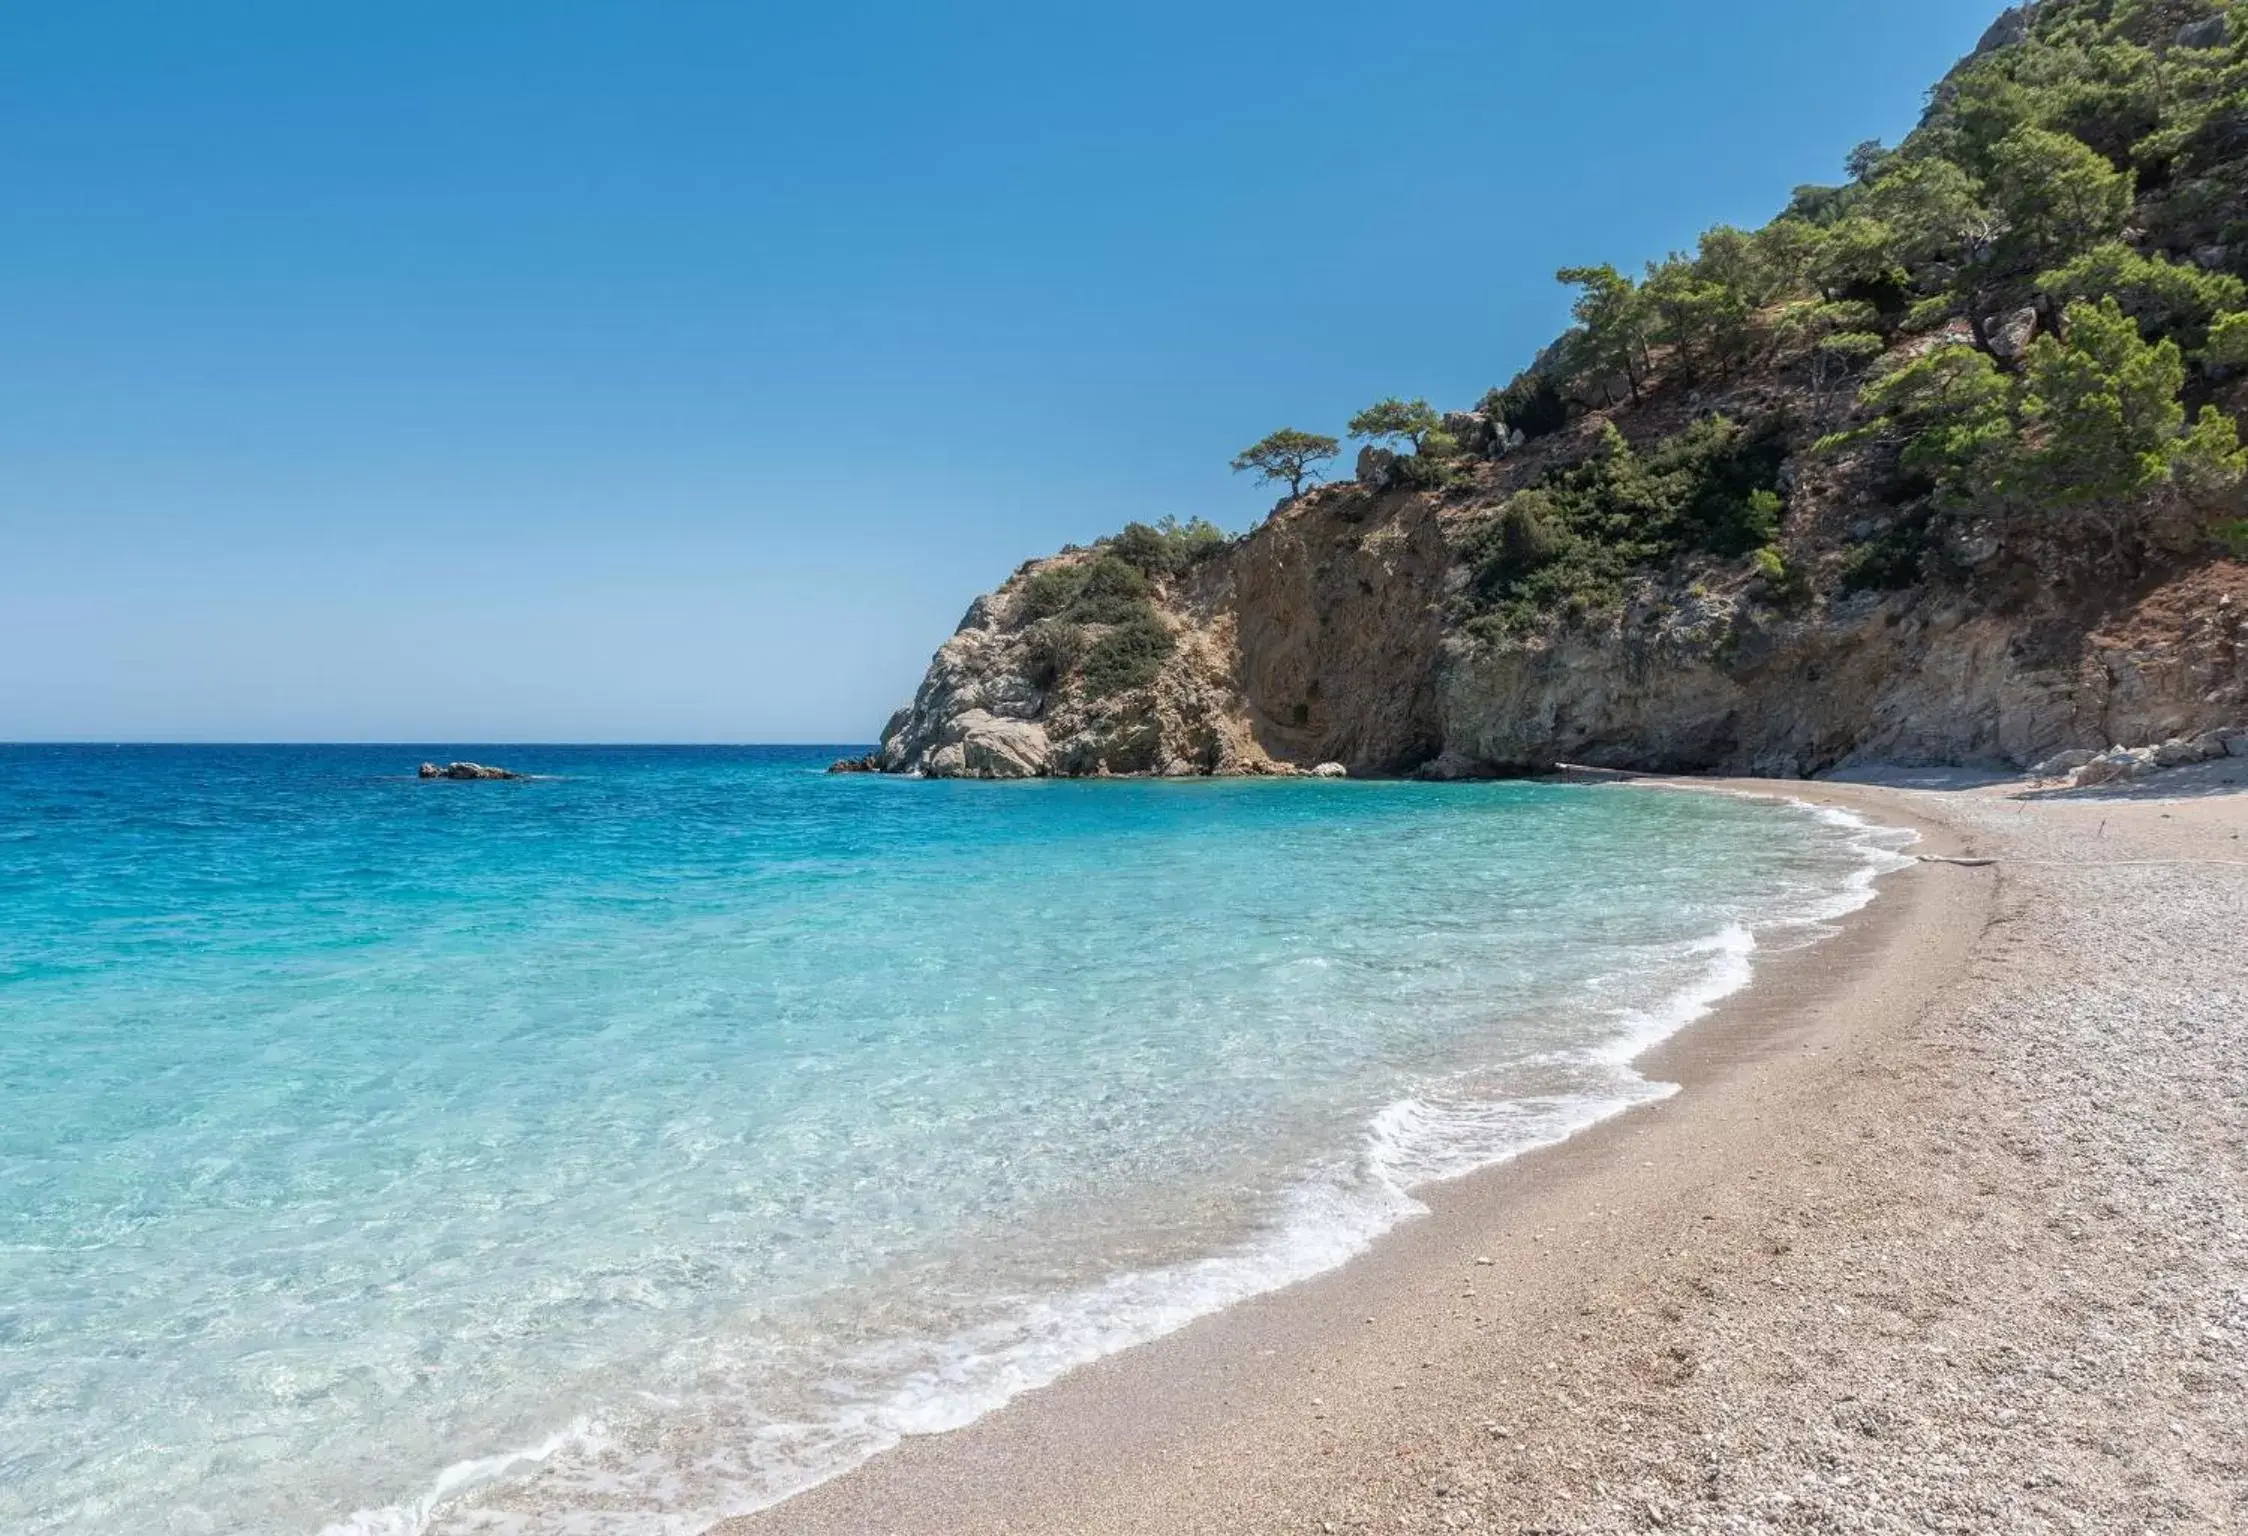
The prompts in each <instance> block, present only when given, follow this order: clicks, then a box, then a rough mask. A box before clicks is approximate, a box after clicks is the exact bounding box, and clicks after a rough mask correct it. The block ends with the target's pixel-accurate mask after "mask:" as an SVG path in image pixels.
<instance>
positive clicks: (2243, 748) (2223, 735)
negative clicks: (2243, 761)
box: [2217, 725, 2248, 757]
mask: <svg viewBox="0 0 2248 1536" xmlns="http://www.w3.org/2000/svg"><path fill="white" fill-rule="evenodd" d="M2217 736H2218V738H2219V739H2220V740H2222V741H2223V742H2224V744H2225V755H2226V756H2227V757H2248V725H2234V726H2228V727H2226V728H2225V729H2224V730H2221V731H2219V732H2217Z"/></svg>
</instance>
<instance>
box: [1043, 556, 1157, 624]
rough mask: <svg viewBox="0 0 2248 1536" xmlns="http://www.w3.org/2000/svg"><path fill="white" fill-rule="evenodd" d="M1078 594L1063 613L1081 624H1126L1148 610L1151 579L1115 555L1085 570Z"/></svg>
mask: <svg viewBox="0 0 2248 1536" xmlns="http://www.w3.org/2000/svg"><path fill="white" fill-rule="evenodd" d="M1084 572H1085V574H1084V578H1083V580H1082V581H1080V582H1079V584H1078V588H1077V592H1076V594H1075V595H1074V596H1073V597H1072V598H1071V599H1070V600H1069V602H1068V604H1067V605H1066V606H1065V607H1063V609H1062V610H1061V615H1062V617H1064V618H1067V619H1072V620H1074V621H1076V622H1077V623H1079V624H1122V623H1124V622H1125V621H1126V620H1128V619H1132V618H1136V617H1138V616H1139V615H1140V614H1142V613H1145V612H1146V611H1147V606H1148V585H1147V578H1146V577H1145V576H1143V575H1141V574H1140V573H1139V570H1138V568H1136V567H1134V566H1131V565H1128V564H1126V563H1125V562H1124V561H1122V560H1120V559H1118V558H1117V557H1116V556H1115V555H1112V554H1110V555H1103V556H1101V557H1100V558H1099V559H1098V560H1095V561H1093V562H1092V563H1091V564H1090V565H1088V566H1086V567H1084Z"/></svg>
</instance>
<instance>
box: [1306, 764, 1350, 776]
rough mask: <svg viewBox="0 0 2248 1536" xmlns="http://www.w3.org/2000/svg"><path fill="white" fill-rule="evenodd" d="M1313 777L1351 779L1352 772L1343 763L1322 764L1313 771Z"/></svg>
mask: <svg viewBox="0 0 2248 1536" xmlns="http://www.w3.org/2000/svg"><path fill="white" fill-rule="evenodd" d="M1311 776H1312V777H1313V778H1315V779H1347V778H1349V777H1350V770H1349V769H1348V768H1345V767H1344V766H1343V765H1342V764H1341V763H1321V764H1320V765H1319V766H1318V767H1316V768H1314V769H1312V770H1311Z"/></svg>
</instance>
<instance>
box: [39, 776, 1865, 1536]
mask: <svg viewBox="0 0 2248 1536" xmlns="http://www.w3.org/2000/svg"><path fill="white" fill-rule="evenodd" d="M841 750H842V749H840V748H837V749H822V750H808V749H763V748H745V749H647V748H582V747H469V746H452V747H428V746H415V747H358V746H354V747H239V748H236V747H179V748H170V747H117V748H104V747H79V746H71V747H0V1530H4V1531H8V1532H11V1533H13V1532H21V1533H26V1536H32V1533H70V1536H121V1533H134V1536H140V1533H149V1536H157V1533H166V1536H168V1533H204V1532H212V1533H229V1536H231V1533H260V1536H263V1533H276V1536H281V1533H287V1536H315V1533H320V1532H330V1533H336V1532H353V1533H377V1532H381V1533H420V1532H425V1531H428V1532H445V1533H451V1532H462V1531H471V1530H473V1531H477V1532H495V1531H497V1532H521V1533H565V1532H572V1533H574V1532H595V1531H598V1532H601V1533H604V1536H638V1533H643V1532H646V1533H658V1532H661V1533H686V1532H694V1531H699V1530H701V1529H702V1528H703V1527H704V1525H705V1524H706V1523H708V1521H710V1520H711V1519H713V1518H714V1517H716V1516H718V1515H721V1514H724V1513H728V1512H735V1511H742V1510H747V1509H752V1508H755V1507H759V1506H761V1505H763V1504H766V1503H770V1502H772V1501H773V1500H774V1499H776V1498H779V1497H782V1496H785V1495H786V1494H787V1493H788V1492H790V1491H792V1490H793V1489H796V1488H799V1487H802V1486H804V1485H806V1484H807V1483H809V1482H812V1481H816V1480H818V1479H819V1478H822V1477H824V1476H828V1475H831V1474H832V1473H833V1472H834V1471H836V1470H837V1469H839V1468H842V1467H845V1466H848V1465H850V1464H852V1463H853V1462H855V1461H857V1460H860V1459H863V1458H864V1457H865V1456H867V1455H869V1454H872V1453H874V1452H876V1451H879V1450H880V1449H882V1448H883V1447H885V1446H887V1445H889V1444H892V1443H894V1442H895V1441H896V1440H897V1439H898V1438H899V1437H900V1436H902V1435H907V1434H913V1433H918V1432H925V1431H929V1430H935V1429H941V1428H945V1427H949V1426H952V1425H957V1424H960V1423H964V1422H966V1421H967V1420H969V1419H971V1418H973V1417H974V1416H975V1415H977V1414H978V1413H981V1412H984V1411H986V1410H988V1409H989V1408H991V1407H992V1406H994V1405H996V1404H998V1403H1000V1402H1002V1401H1004V1400H1005V1399H1006V1398H1007V1397H1009V1396H1010V1395H1012V1394H1013V1393H1015V1392H1018V1391H1021V1390H1023V1389H1025V1388H1028V1387H1031V1386H1035V1385H1037V1384H1039V1383H1042V1382H1045V1381H1048V1380H1051V1379H1052V1378H1053V1377H1054V1376H1055V1375H1057V1374H1058V1373H1060V1372H1061V1371H1063V1370H1066V1369H1067V1368H1069V1367H1070V1366H1071V1365H1073V1364H1076V1363H1080V1362H1083V1361H1085V1360H1089V1359H1092V1358H1094V1357H1096V1356H1098V1355H1100V1354H1103V1353H1105V1352H1108V1351H1111V1350H1115V1349H1118V1348H1122V1347H1125V1346H1127V1345H1130V1344H1132V1343H1135V1342H1139V1341H1141V1340H1144V1339H1147V1338H1151V1337H1153V1336H1155V1335H1157V1334H1160V1333H1162V1332H1164V1331H1166V1330H1168V1329H1170V1328H1173V1327H1176V1326H1178V1325H1179V1324H1181V1323H1183V1322H1185V1321H1187V1320H1189V1319H1191V1318H1193V1317H1195V1316H1198V1315H1201V1314H1203V1313H1205V1312H1208V1311H1210V1310H1212V1309H1213V1308H1216V1307H1220V1306H1223V1305H1225V1304H1226V1303H1228V1302H1230V1301H1233V1300H1237V1299H1239V1298H1241V1297H1244V1296H1247V1295H1251V1294H1254V1293H1256V1292H1258V1291H1261V1290H1266V1289H1270V1288H1272V1287H1274V1286H1278V1285H1283V1284H1286V1283H1289V1282H1290V1281H1292V1280H1295V1279H1299V1278H1302V1277H1304V1276H1306V1275H1309V1274H1312V1273H1315V1272H1317V1271H1319V1270H1321V1269H1324V1268H1327V1267H1330V1266H1332V1265H1334V1264H1336V1263H1339V1262H1341V1261H1342V1260H1344V1259H1345V1258H1347V1257H1349V1256H1350V1255H1351V1254H1352V1253H1355V1252H1357V1251H1358V1250H1360V1249H1361V1248H1363V1247H1364V1246H1365V1245H1366V1244H1367V1243H1368V1242H1370V1241H1371V1240H1372V1239H1373V1238H1374V1237H1375V1236H1377V1235H1378V1234H1379V1233H1380V1232H1381V1231H1383V1230H1384V1229H1386V1228H1387V1227H1389V1226H1391V1225H1393V1224H1395V1223H1396V1222H1398V1221H1400V1220H1404V1219H1408V1218H1409V1217H1410V1216H1411V1215H1413V1214H1414V1212H1415V1211H1416V1210H1417V1209H1418V1206H1417V1204H1416V1202H1415V1199H1414V1196H1413V1190H1414V1189H1415V1187H1416V1186H1418V1185H1421V1184H1424V1183H1426V1182H1427V1181H1430V1180H1433V1179H1437V1178H1442V1177H1446V1176H1450V1175H1455V1174H1458V1173H1461V1172H1464V1171H1467V1170H1469V1169H1472V1168H1475V1167H1477V1166H1481V1165H1484V1164H1487V1163H1490V1162H1493V1161H1496V1160H1499V1159H1501V1158H1504V1157H1506V1156H1509V1155H1511V1154H1513V1153H1515V1152H1518V1151H1520V1150H1522V1149H1524V1148H1527V1147H1531V1146H1535V1145H1538V1144H1540V1143H1544V1142H1549V1141H1551V1140H1554V1139H1556V1138H1558V1137H1560V1136H1563V1135H1566V1134H1568V1133H1569V1132H1570V1131H1572V1130H1574V1129H1576V1128H1579V1127H1581V1126H1583V1125H1585V1124H1587V1123H1589V1122H1591V1121H1592V1120H1594V1119H1597V1118H1599V1117H1601V1116H1604V1115H1607V1114H1611V1113H1614V1112H1616V1111H1618V1110H1621V1109H1623V1108H1626V1107H1628V1106H1630V1105H1633V1104H1636V1103H1640V1102H1642V1101H1645V1100H1648V1099H1651V1098H1654V1097H1658V1096H1660V1095H1661V1094H1662V1093H1664V1092H1666V1091H1667V1090H1666V1088H1665V1087H1664V1086H1663V1085H1661V1084H1658V1083H1652V1082H1649V1081H1646V1080H1644V1079H1642V1078H1641V1077H1640V1076H1639V1075H1638V1074H1636V1073H1635V1072H1634V1071H1633V1070H1632V1068H1631V1066H1630V1061H1631V1059H1632V1057H1633V1055H1634V1054H1635V1053H1636V1052H1637V1051H1638V1050H1639V1049H1640V1048H1641V1047H1643V1046H1644V1045H1646V1044H1648V1043H1650V1042H1651V1041H1653V1040H1655V1039H1657V1038H1660V1037H1661V1036H1662V1035H1663V1034H1665V1033H1667V1032H1669V1031H1670V1030H1672V1029H1675V1028H1677V1027H1678V1026H1679V1025H1680V1024H1682V1023H1684V1022H1685V1021H1687V1020H1689V1019H1690V1018H1692V1017H1693V1016H1695V1015H1696V1014H1697V1013H1698V1012H1700V1011H1701V1010H1702V1009H1704V1008H1706V1007H1707V1005H1708V1004H1709V1003H1710V1002H1712V1001H1714V1000H1715V999H1716V998H1717V997H1719V996H1721V995H1722V994H1723V993H1724V992H1726V991H1728V990H1730V989H1732V988H1733V987H1736V986H1738V985H1740V984H1741V982H1742V981H1743V980H1745V979H1746V977H1747V974H1748V971H1749V967H1750V964H1751V957H1752V955H1753V953H1754V952H1755V951H1756V950H1757V949H1758V948H1759V947H1760V946H1762V947H1767V948H1768V947H1771V946H1774V945H1784V944H1792V943H1798V942H1803V941H1805V940H1807V939H1808V938H1810V937H1812V936H1815V935H1816V934H1817V933H1818V932H1819V931H1821V930H1820V926H1819V925H1820V924H1821V923H1822V922H1824V921H1825V920H1829V919H1831V918H1833V917H1835V916H1838V915H1839V914H1840V913H1842V912H1843V911H1846V910H1848V909H1849V908H1850V907H1852V906H1854V905H1857V904H1859V903H1861V902H1863V901H1864V900H1865V899H1867V897H1868V895H1869V894H1870V891H1871V884H1872V877H1873V875H1874V873H1875V872H1876V871H1877V870H1879V869H1880V868H1883V867H1886V865H1887V864H1888V863H1890V862H1892V861H1893V860H1894V858H1895V855H1894V854H1893V853H1892V852H1889V851H1886V850H1890V849H1893V848H1894V847H1895V846H1896V838H1895V836H1894V835H1893V834H1885V833H1876V832H1872V831H1869V830H1868V829H1865V828H1862V827H1858V826H1855V825H1854V824H1851V823H1848V822H1847V821H1846V820H1844V819H1842V818H1839V817H1836V816H1834V815H1833V814H1831V813H1814V812H1811V811H1808V810H1805V809H1803V808H1800V807H1794V806H1787V805H1780V804H1776V803H1770V802H1750V801H1745V800H1738V799H1733V798H1728V797H1724V796H1719V795H1713V794H1689V793H1662V792H1651V791H1645V790H1638V789H1627V788H1598V787H1558V786H1544V785H1524V784H1512V785H1501V784H1481V785H1420V784H1362V783H1326V782H1311V781H1287V782H1255V781H1251V782H1217V783H1208V782H1203V783H1140V782H1091V783H1038V784H1012V785H993V784H961V783H924V782H918V781H910V780H897V779H882V778H867V777H829V776H827V775H825V774H824V773H822V772H821V771H820V770H821V769H822V768H824V767H825V765H826V763H827V762H828V760H829V759H831V758H832V757H834V756H836V755H838V753H839V752H840V751H841ZM451 757H475V758H478V759H480V760H483V761H496V762H500V763H504V764H506V765H508V766H510V767H513V768H517V769H521V770H526V771H530V772H534V773H537V774H540V775H545V776H546V777H541V778H538V779H536V780H533V781H530V782H523V783H479V784H455V783H442V782H440V783H423V782H420V781H418V780H417V779H415V777H414V776H413V771H414V767H415V764H416V763H418V762H419V761H421V760H422V759H424V758H439V759H443V758H451Z"/></svg>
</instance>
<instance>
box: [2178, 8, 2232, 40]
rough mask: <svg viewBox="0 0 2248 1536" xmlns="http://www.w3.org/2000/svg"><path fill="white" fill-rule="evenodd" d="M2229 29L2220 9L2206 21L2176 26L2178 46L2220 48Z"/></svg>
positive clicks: (2229, 31)
mask: <svg viewBox="0 0 2248 1536" xmlns="http://www.w3.org/2000/svg"><path fill="white" fill-rule="evenodd" d="M2231 30H2232V29H2231V27H2230V25H2229V24H2228V22H2227V20H2226V18H2225V15H2224V13H2223V12H2222V11H2220V12H2218V13H2217V14H2216V15H2214V16H2211V17H2210V18H2208V19H2207V20H2206V21H2194V22H2188V23H2187V24H2186V25H2184V26H2182V27H2180V28H2178V46H2179V47H2180V48H2222V47H2223V46H2224V45H2225V39H2226V38H2227V36H2229V35H2230V33H2231Z"/></svg>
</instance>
